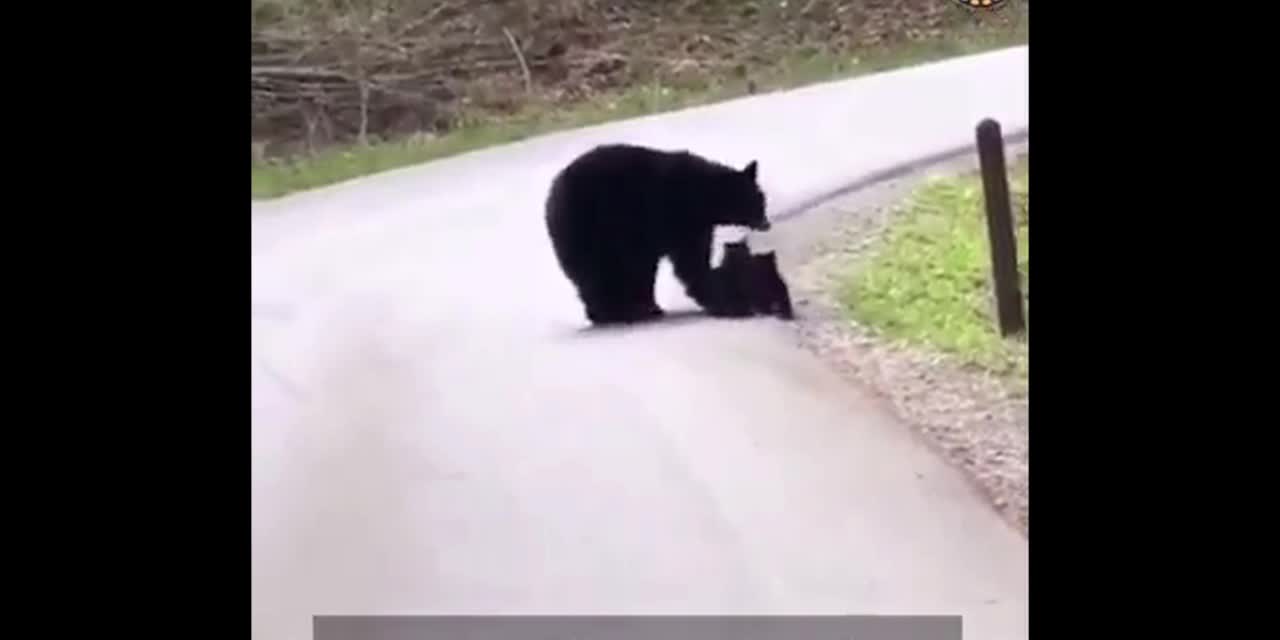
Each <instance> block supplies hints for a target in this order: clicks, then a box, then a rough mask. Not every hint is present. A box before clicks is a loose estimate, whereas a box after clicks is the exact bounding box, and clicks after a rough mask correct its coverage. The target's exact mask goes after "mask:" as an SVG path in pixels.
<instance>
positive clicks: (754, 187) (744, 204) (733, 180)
mask: <svg viewBox="0 0 1280 640" xmlns="http://www.w3.org/2000/svg"><path fill="white" fill-rule="evenodd" d="M756 168H757V165H756V161H755V160H752V161H751V164H748V165H747V166H746V168H744V169H742V170H740V171H729V172H728V173H725V174H722V175H720V176H718V177H717V180H718V181H719V182H718V184H717V188H716V190H715V191H716V194H715V205H714V206H715V211H716V216H717V219H716V221H715V222H716V224H717V225H725V226H733V227H747V228H750V229H754V230H756V231H768V230H769V226H770V225H769V218H768V217H767V216H766V215H765V197H764V192H763V191H761V190H760V185H759V184H758V183H757V182H756Z"/></svg>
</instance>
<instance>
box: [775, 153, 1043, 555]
mask: <svg viewBox="0 0 1280 640" xmlns="http://www.w3.org/2000/svg"><path fill="white" fill-rule="evenodd" d="M1010 161H1011V162H1012V157H1011V158H1010ZM966 165H971V161H970V162H968V163H966V162H964V161H961V162H959V163H951V165H950V166H949V167H940V168H939V170H942V171H948V172H950V171H954V170H955V169H960V170H965V169H971V168H972V167H971V166H966ZM918 178H919V176H916V177H913V178H908V179H905V180H902V181H899V182H898V183H895V184H888V185H883V186H879V187H876V188H873V190H872V192H870V193H867V192H858V193H855V194H851V195H849V196H845V197H843V198H840V199H838V200H833V201H831V202H828V203H825V204H823V205H821V206H820V207H818V208H816V209H815V210H814V211H812V212H807V213H806V214H805V215H804V216H801V219H807V222H806V223H804V224H801V225H798V227H799V228H798V229H796V230H794V232H792V233H789V234H788V235H790V236H791V241H790V242H788V244H793V245H796V246H793V247H789V249H790V250H791V251H792V253H791V255H792V256H794V257H793V260H791V261H789V262H790V264H788V265H787V267H786V268H787V278H788V282H789V284H790V286H791V289H792V297H793V299H794V300H795V301H796V304H797V307H798V309H797V310H798V318H797V322H796V323H794V326H795V328H796V331H797V334H798V338H799V342H800V344H801V345H802V346H803V347H804V348H806V349H809V350H811V351H812V352H814V353H816V354H817V355H819V356H820V357H822V358H823V359H824V360H826V361H828V362H830V363H831V364H832V365H833V366H834V367H835V368H836V369H838V370H839V371H840V372H841V373H842V374H844V375H846V376H847V377H848V378H849V379H850V380H851V381H853V382H855V383H858V384H860V385H862V386H864V387H867V388H869V389H870V390H872V391H873V392H874V393H876V394H877V395H879V396H881V397H883V398H885V399H887V400H888V401H889V403H890V404H891V405H892V406H893V407H894V409H895V410H896V412H897V414H898V415H899V417H900V418H902V419H903V421H905V422H907V423H908V424H910V425H912V426H913V427H914V428H915V429H917V430H918V431H919V432H920V433H921V434H922V435H924V436H925V440H926V441H928V442H930V443H932V444H933V445H935V447H936V449H937V450H938V451H939V452H940V453H941V454H942V455H944V456H945V457H946V458H947V459H948V460H950V461H951V462H952V463H953V464H955V465H957V466H958V467H959V468H961V469H963V470H964V471H965V472H967V474H968V475H969V477H970V478H971V479H972V480H973V481H974V482H975V483H976V485H977V486H978V487H979V488H980V489H981V490H982V492H983V493H985V494H986V495H987V496H988V497H989V499H990V500H991V503H992V505H993V507H994V508H995V509H996V510H997V511H998V512H1000V514H1001V515H1002V516H1003V517H1004V518H1005V519H1006V520H1007V521H1009V522H1010V524H1012V525H1013V526H1015V527H1016V528H1017V529H1019V530H1020V531H1021V532H1022V533H1023V535H1026V534H1027V523H1028V502H1029V474H1028V458H1027V433H1028V405H1027V403H1028V397H1027V393H1026V389H1025V387H1024V386H1023V385H1021V384H1019V383H1017V382H1015V381H1012V380H1007V379H1001V378H999V377H997V376H994V375H991V374H989V373H987V372H986V371H983V370H981V369H979V368H977V367H973V366H968V365H964V364H961V363H959V362H956V361H954V360H953V359H951V358H950V357H948V356H946V355H945V354H939V353H933V352H930V351H928V350H926V349H923V348H917V347H911V346H908V345H905V344H901V343H893V342H889V341H887V340H885V339H883V338H881V337H879V336H877V335H875V334H874V332H873V331H871V330H870V329H869V328H867V327H864V326H861V325H859V324H857V323H855V322H852V321H850V320H847V319H845V318H842V317H841V314H840V312H839V310H838V304H837V301H836V300H835V298H834V289H835V287H834V283H835V280H834V276H835V274H836V273H837V272H838V269H840V268H841V267H845V268H847V265H849V264H850V261H851V260H856V259H857V258H858V257H860V256H862V255H864V254H865V252H866V250H867V249H868V248H869V247H870V245H871V243H872V242H873V241H875V240H876V239H877V237H878V235H879V234H880V233H881V232H882V231H883V230H884V229H885V228H886V227H887V225H889V224H890V223H892V221H893V216H894V210H893V208H892V206H891V203H893V200H897V199H899V198H901V197H902V196H904V195H905V194H906V192H907V189H908V188H909V187H910V186H911V185H913V184H914V183H916V181H917V180H918ZM806 232H807V233H806ZM804 236H811V237H812V238H813V241H810V242H805V241H804ZM799 243H803V244H804V245H805V246H804V247H803V249H801V247H800V246H799ZM779 248H780V249H781V247H779ZM782 255H784V256H785V255H787V254H786V253H785V252H784V253H782Z"/></svg>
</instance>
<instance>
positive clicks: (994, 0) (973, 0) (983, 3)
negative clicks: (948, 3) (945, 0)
mask: <svg viewBox="0 0 1280 640" xmlns="http://www.w3.org/2000/svg"><path fill="white" fill-rule="evenodd" d="M955 1H956V3H957V4H960V5H963V6H966V7H969V8H971V9H998V8H999V7H1000V6H1002V5H1004V4H1005V2H1006V0H955Z"/></svg>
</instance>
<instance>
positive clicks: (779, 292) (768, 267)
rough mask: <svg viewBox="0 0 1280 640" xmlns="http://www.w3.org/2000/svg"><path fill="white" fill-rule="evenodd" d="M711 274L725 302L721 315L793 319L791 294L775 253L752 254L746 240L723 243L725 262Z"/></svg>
mask: <svg viewBox="0 0 1280 640" xmlns="http://www.w3.org/2000/svg"><path fill="white" fill-rule="evenodd" d="M714 275H715V279H716V282H717V284H718V286H719V287H720V290H721V292H722V299H723V301H724V302H723V307H724V310H725V311H724V313H723V314H722V315H726V316H735V317H744V316H750V315H755V314H762V315H773V316H777V317H779V318H783V319H785V320H791V319H792V318H794V317H795V312H794V310H793V308H792V306H791V292H790V291H789V290H788V289H787V283H786V281H784V280H783V279H782V274H781V273H780V272H779V271H778V257H777V254H775V253H774V252H772V251H770V252H767V253H761V254H754V255H753V254H752V253H751V249H750V247H749V246H748V245H747V241H746V240H745V239H744V240H739V241H737V242H728V243H725V246H724V259H723V260H722V261H721V262H720V266H718V267H716V268H715V271H714Z"/></svg>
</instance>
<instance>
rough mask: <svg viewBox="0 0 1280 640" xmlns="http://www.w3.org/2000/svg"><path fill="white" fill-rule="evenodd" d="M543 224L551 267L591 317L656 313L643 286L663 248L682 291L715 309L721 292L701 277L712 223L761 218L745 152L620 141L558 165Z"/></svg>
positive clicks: (707, 269)
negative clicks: (743, 161) (714, 154)
mask: <svg viewBox="0 0 1280 640" xmlns="http://www.w3.org/2000/svg"><path fill="white" fill-rule="evenodd" d="M546 224H547V232H548V234H549V235H550V237H551V243H552V245H553V247H554V249H555V254H556V259H557V261H558V262H559V265H560V268H561V270H562V271H563V272H564V274H565V275H566V276H567V277H568V278H569V280H570V281H572V282H573V284H574V286H575V287H576V288H577V290H578V297H579V298H580V299H581V300H582V303H583V305H584V306H585V308H586V315H587V318H588V319H589V320H590V321H591V322H592V324H596V325H603V324H615V323H626V322H636V321H640V320H646V319H651V318H655V317H657V316H661V315H663V310H662V308H661V307H659V306H658V304H657V302H656V301H655V300H654V296H653V288H654V282H655V280H656V278H657V273H658V263H659V261H660V260H661V259H662V258H663V257H668V258H670V259H671V263H672V266H673V267H674V271H675V274H676V277H677V278H679V279H680V281H681V283H682V284H683V285H684V289H685V292H686V293H687V294H688V295H689V297H690V298H692V299H693V300H694V301H695V302H696V303H698V305H699V306H701V307H702V308H703V309H705V310H706V311H707V312H708V313H711V314H712V315H724V314H725V308H724V299H725V296H724V294H723V292H722V291H721V288H720V287H719V285H718V283H717V281H716V279H715V278H712V277H711V243H712V235H713V232H714V229H715V227H717V226H721V225H723V226H745V227H749V228H752V229H757V230H767V229H768V228H769V220H768V218H767V217H766V216H765V197H764V193H762V192H761V190H760V187H759V185H758V184H757V183H756V162H755V161H752V162H751V163H750V164H748V165H747V166H746V168H744V169H742V170H737V169H734V168H731V167H727V166H725V165H723V164H719V163H716V162H712V161H710V160H707V159H705V158H702V157H699V156H697V155H694V154H693V153H690V152H688V151H661V150H656V149H649V148H645V147H639V146H633V145H625V144H612V145H603V146H599V147H596V148H594V149H592V150H590V151H588V152H586V153H585V154H583V155H581V156H579V157H578V158H577V159H576V160H574V161H573V162H571V163H570V164H569V165H568V166H567V167H565V168H564V169H563V170H561V171H560V173H559V174H558V175H557V176H556V178H555V180H554V181H553V182H552V184H551V190H550V193H549V194H548V196H547V201H546Z"/></svg>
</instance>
